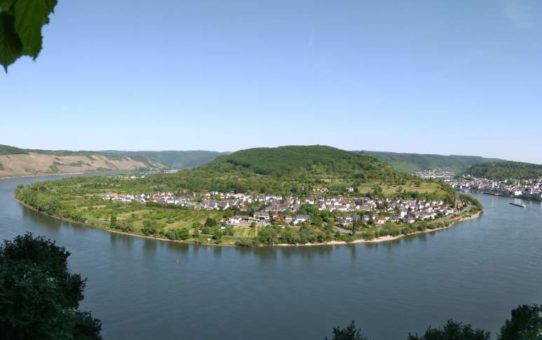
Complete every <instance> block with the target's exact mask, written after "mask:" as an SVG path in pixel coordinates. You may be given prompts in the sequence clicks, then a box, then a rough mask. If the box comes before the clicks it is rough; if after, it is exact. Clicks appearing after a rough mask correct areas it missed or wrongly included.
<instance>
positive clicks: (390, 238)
mask: <svg viewBox="0 0 542 340" xmlns="http://www.w3.org/2000/svg"><path fill="white" fill-rule="evenodd" d="M14 198H15V200H16V201H17V202H18V203H19V204H21V205H22V206H23V207H25V208H28V209H30V210H32V211H34V212H36V213H38V214H40V215H43V216H47V217H50V218H53V219H55V220H57V221H61V222H65V223H70V224H74V225H77V226H81V227H86V228H93V229H98V230H102V231H105V232H108V233H112V234H118V235H124V236H130V237H139V238H143V239H148V240H156V241H166V242H172V243H177V244H186V245H195V246H212V247H236V248H264V247H279V248H282V247H318V246H319V247H322V246H336V245H349V244H360V243H369V244H370V243H383V242H389V241H395V240H399V239H401V238H403V237H407V236H414V235H419V234H426V233H432V232H437V231H442V230H445V229H449V228H451V227H453V226H455V225H457V224H459V223H461V222H466V221H470V220H474V219H477V218H479V217H480V216H481V215H482V213H483V210H480V211H478V212H476V213H474V214H473V215H470V216H463V217H459V218H457V219H455V220H450V224H448V225H447V226H445V227H442V228H435V229H426V230H423V231H416V232H413V233H409V234H406V235H404V234H401V235H397V236H391V235H388V236H381V237H377V238H374V239H372V240H363V239H357V240H352V241H350V242H347V241H336V240H333V241H329V242H320V243H304V244H301V243H300V244H290V243H277V244H269V245H257V246H251V247H243V246H237V245H235V244H234V243H218V244H216V243H198V242H193V241H183V240H170V239H168V238H165V237H154V236H146V235H141V234H136V233H129V232H125V231H120V230H114V229H109V228H102V227H97V226H93V225H90V224H85V223H80V222H75V221H71V220H68V219H64V218H61V217H57V216H52V215H48V214H46V213H44V212H41V211H39V210H38V209H36V208H34V207H32V206H30V205H28V204H26V203H24V202H22V201H20V200H19V199H17V197H14Z"/></svg>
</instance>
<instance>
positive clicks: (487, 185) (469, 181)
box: [445, 176, 542, 201]
mask: <svg viewBox="0 0 542 340" xmlns="http://www.w3.org/2000/svg"><path fill="white" fill-rule="evenodd" d="M445 182H447V183H448V184H450V185H451V186H452V187H453V188H454V189H456V190H459V191H471V192H479V193H483V194H490V195H496V196H511V197H517V198H525V199H530V200H537V201H542V178H539V179H528V180H521V181H512V180H504V181H499V180H493V179H487V178H477V177H472V176H462V177H459V178H450V179H447V180H445Z"/></svg>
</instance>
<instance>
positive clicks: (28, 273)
mask: <svg viewBox="0 0 542 340" xmlns="http://www.w3.org/2000/svg"><path fill="white" fill-rule="evenodd" d="M69 255H70V253H69V252H67V251H66V250H65V249H64V248H61V247H58V246H56V245H55V243H54V242H52V241H50V240H46V239H44V238H41V237H33V236H32V234H26V235H24V236H18V237H16V238H15V239H14V240H13V241H5V242H4V245H3V246H1V247H0V292H1V293H0V338H1V339H101V337H100V329H101V323H100V321H99V320H97V319H94V318H92V316H91V315H90V314H89V313H83V312H80V311H78V310H77V309H78V307H79V301H81V300H82V299H83V289H84V287H85V282H84V280H83V279H82V278H81V276H79V275H78V274H71V273H70V272H69V271H68V269H67V258H68V256H69Z"/></svg>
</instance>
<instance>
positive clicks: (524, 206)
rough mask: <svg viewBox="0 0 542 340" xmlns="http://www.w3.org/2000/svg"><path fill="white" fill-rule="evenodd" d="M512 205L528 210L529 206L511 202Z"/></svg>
mask: <svg viewBox="0 0 542 340" xmlns="http://www.w3.org/2000/svg"><path fill="white" fill-rule="evenodd" d="M510 204H511V205H513V206H516V207H520V208H527V206H526V205H525V204H523V203H516V202H510Z"/></svg>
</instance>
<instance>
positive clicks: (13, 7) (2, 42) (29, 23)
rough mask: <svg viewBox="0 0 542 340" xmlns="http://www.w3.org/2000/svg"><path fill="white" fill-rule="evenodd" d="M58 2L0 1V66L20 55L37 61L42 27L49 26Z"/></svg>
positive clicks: (48, 0)
mask: <svg viewBox="0 0 542 340" xmlns="http://www.w3.org/2000/svg"><path fill="white" fill-rule="evenodd" d="M56 4H57V0H0V64H1V65H2V66H3V67H4V70H5V71H6V72H7V69H8V66H9V65H11V64H13V63H14V62H15V61H16V60H17V59H19V58H20V57H22V56H25V55H26V56H29V57H31V58H32V59H36V58H37V56H38V54H39V53H40V51H41V47H42V35H41V28H42V27H43V26H44V25H46V24H48V23H49V15H50V14H51V13H53V11H54V8H55V6H56Z"/></svg>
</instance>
